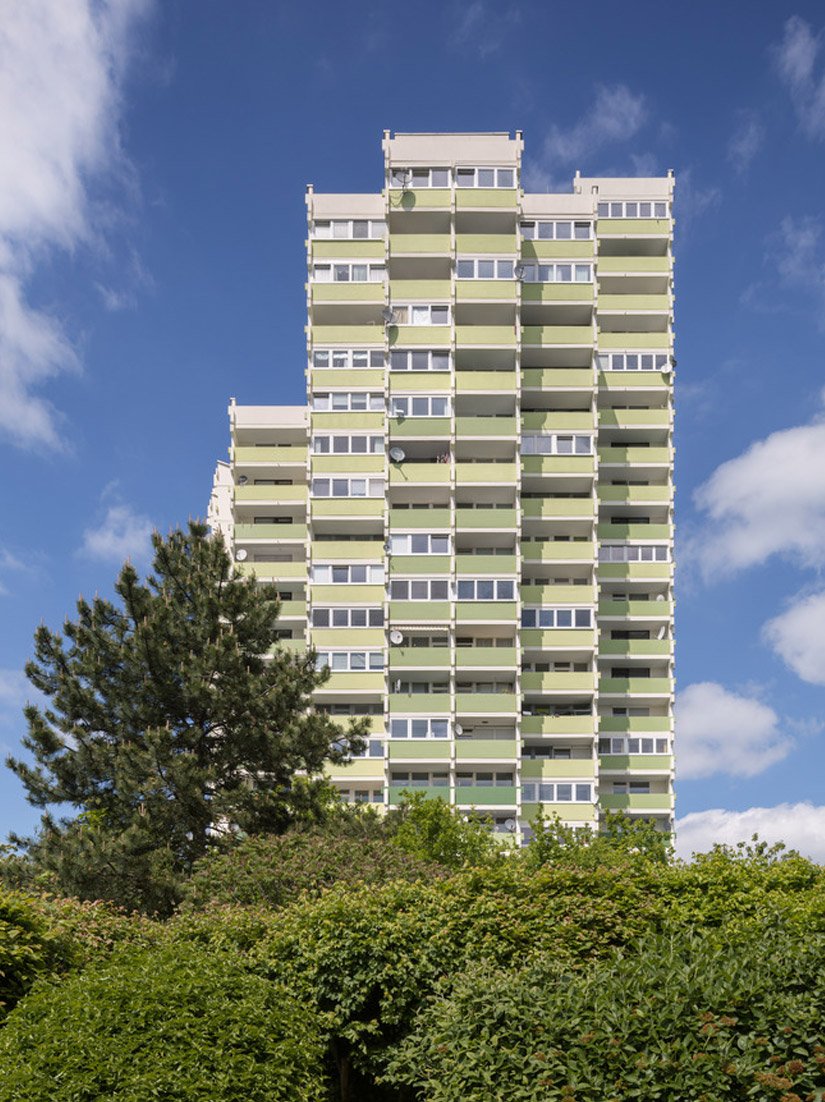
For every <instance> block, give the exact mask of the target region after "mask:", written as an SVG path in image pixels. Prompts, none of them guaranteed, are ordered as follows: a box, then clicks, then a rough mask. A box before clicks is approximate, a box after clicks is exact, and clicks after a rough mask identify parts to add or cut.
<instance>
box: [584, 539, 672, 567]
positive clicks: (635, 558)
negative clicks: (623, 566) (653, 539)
mask: <svg viewBox="0 0 825 1102" xmlns="http://www.w3.org/2000/svg"><path fill="white" fill-rule="evenodd" d="M599 562H616V563H628V562H670V545H669V544H667V543H603V544H602V545H601V546H600V547H599Z"/></svg>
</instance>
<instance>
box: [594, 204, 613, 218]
mask: <svg viewBox="0 0 825 1102" xmlns="http://www.w3.org/2000/svg"><path fill="white" fill-rule="evenodd" d="M596 209H597V212H598V216H599V218H607V217H609V215H610V204H609V203H599V205H598V207H597V208H596Z"/></svg>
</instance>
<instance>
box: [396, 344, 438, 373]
mask: <svg viewBox="0 0 825 1102" xmlns="http://www.w3.org/2000/svg"><path fill="white" fill-rule="evenodd" d="M390 370H391V371H449V370H450V353H449V352H424V351H419V350H418V349H412V350H410V351H403V352H396V351H395V350H393V351H392V352H390Z"/></svg>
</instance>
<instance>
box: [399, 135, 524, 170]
mask: <svg viewBox="0 0 825 1102" xmlns="http://www.w3.org/2000/svg"><path fill="white" fill-rule="evenodd" d="M383 144H384V155H385V157H386V158H387V159H388V160H389V163H390V164H391V165H422V166H430V165H488V166H497V165H504V166H507V167H510V166H511V165H512V166H515V165H517V164H518V163H519V161H520V159H521V151H522V148H523V144H524V143H523V142H522V140H521V131H518V130H517V131H516V136H515V137H514V138H513V137H511V136H510V135H509V134H508V133H504V132H490V133H480V134H395V135H394V136H393V135H392V133H391V131H389V130H387V131H385V132H384V143H383Z"/></svg>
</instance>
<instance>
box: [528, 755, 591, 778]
mask: <svg viewBox="0 0 825 1102" xmlns="http://www.w3.org/2000/svg"><path fill="white" fill-rule="evenodd" d="M595 775H596V766H595V763H594V761H593V759H592V758H574V759H571V760H568V761H564V760H562V759H561V758H557V759H554V758H549V759H546V760H544V761H531V760H530V758H523V759H522V763H521V779H522V780H523V781H532V780H541V781H553V780H556V779H558V780H566V779H567V778H568V777H575V778H576V779H577V780H582V781H585V780H590V779H591V778H592V777H595Z"/></svg>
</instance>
